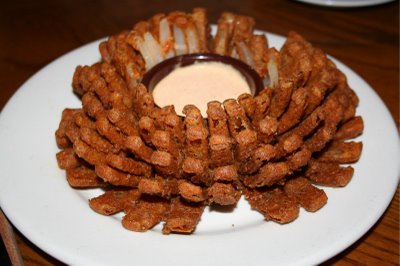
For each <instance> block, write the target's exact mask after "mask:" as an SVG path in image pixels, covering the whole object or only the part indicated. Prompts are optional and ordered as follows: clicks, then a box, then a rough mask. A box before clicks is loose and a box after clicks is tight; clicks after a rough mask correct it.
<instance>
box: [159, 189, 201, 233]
mask: <svg viewBox="0 0 400 266" xmlns="http://www.w3.org/2000/svg"><path fill="white" fill-rule="evenodd" d="M203 210H204V205H203V204H201V203H189V202H185V201H183V200H181V199H180V198H179V197H176V198H173V199H172V201H171V208H170V211H169V213H168V216H167V218H166V222H165V224H164V227H163V230H162V232H163V233H164V234H170V233H172V232H175V233H186V234H189V233H192V232H193V231H194V229H195V228H196V225H197V223H198V222H199V221H200V217H201V215H202V214H203Z"/></svg>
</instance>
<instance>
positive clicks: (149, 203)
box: [122, 197, 170, 232]
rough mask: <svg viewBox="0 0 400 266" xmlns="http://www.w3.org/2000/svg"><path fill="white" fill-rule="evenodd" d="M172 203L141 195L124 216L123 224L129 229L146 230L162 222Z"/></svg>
mask: <svg viewBox="0 0 400 266" xmlns="http://www.w3.org/2000/svg"><path fill="white" fill-rule="evenodd" d="M169 208H170V204H169V202H168V201H167V200H164V199H161V198H156V197H141V198H140V199H138V200H137V201H136V202H135V204H133V205H132V206H131V207H129V208H128V209H127V211H126V215H125V216H124V217H123V218H122V226H123V227H125V228H126V229H128V230H131V231H136V232H145V231H147V230H149V229H150V228H152V227H153V226H155V225H157V224H158V223H159V222H161V221H162V220H163V219H164V218H165V216H166V215H167V213H168V211H169Z"/></svg>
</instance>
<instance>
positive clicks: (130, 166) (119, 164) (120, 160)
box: [106, 153, 151, 177]
mask: <svg viewBox="0 0 400 266" xmlns="http://www.w3.org/2000/svg"><path fill="white" fill-rule="evenodd" d="M106 162H107V164H108V165H110V166H112V167H114V168H115V169H118V170H121V171H123V172H126V173H129V174H133V175H138V176H145V177H149V176H150V175H151V167H150V165H148V164H146V163H144V162H140V161H137V160H134V159H132V158H129V157H125V156H122V155H118V154H112V153H109V154H107V156H106Z"/></svg>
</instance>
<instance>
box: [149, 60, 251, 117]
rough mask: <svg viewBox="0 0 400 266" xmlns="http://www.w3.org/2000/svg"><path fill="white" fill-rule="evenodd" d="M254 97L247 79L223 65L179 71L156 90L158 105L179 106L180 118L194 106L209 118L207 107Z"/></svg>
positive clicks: (169, 75) (202, 65)
mask: <svg viewBox="0 0 400 266" xmlns="http://www.w3.org/2000/svg"><path fill="white" fill-rule="evenodd" d="M243 93H251V91H250V87H249V84H248V83H247V82H246V79H245V77H244V76H243V75H242V74H241V73H240V72H239V71H238V70H236V69H235V68H234V67H232V66H231V65H228V64H224V63H221V62H201V63H195V64H192V65H189V66H185V67H178V68H176V69H174V70H173V71H172V72H171V73H169V74H168V75H167V76H165V77H164V78H163V79H162V80H160V81H159V82H158V83H157V85H156V86H155V88H154V89H153V98H154V102H155V103H156V104H157V105H158V106H160V107H164V106H166V105H175V111H176V113H177V114H178V115H183V114H182V110H183V107H184V106H185V105H187V104H193V105H195V106H197V108H199V109H200V111H201V114H202V115H203V117H207V113H206V111H207V103H208V102H210V101H214V100H216V101H219V102H223V101H224V100H226V99H231V98H235V99H236V98H237V97H238V96H239V95H241V94H243Z"/></svg>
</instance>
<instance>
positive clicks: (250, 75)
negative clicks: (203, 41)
mask: <svg viewBox="0 0 400 266" xmlns="http://www.w3.org/2000/svg"><path fill="white" fill-rule="evenodd" d="M202 62H221V63H224V64H227V65H231V66H232V67H233V68H235V69H236V70H238V71H239V72H240V73H241V74H242V76H243V77H244V78H245V79H246V82H247V84H248V85H249V87H250V91H251V95H252V96H253V97H254V96H256V95H257V94H258V93H259V92H260V91H261V90H262V89H263V88H264V85H263V80H262V78H261V77H260V76H259V75H258V73H257V72H256V71H255V70H254V69H253V68H252V67H251V66H249V65H248V64H246V63H245V62H243V61H241V60H239V59H236V58H233V57H230V56H224V55H220V54H214V53H193V54H184V55H178V56H175V57H171V58H169V59H166V60H164V61H162V62H160V63H158V64H157V65H155V66H153V67H152V68H151V69H150V70H149V71H147V72H146V73H145V74H144V76H143V78H142V80H141V83H142V84H143V85H144V86H145V87H146V88H147V89H148V91H149V92H150V93H151V94H152V92H153V89H154V88H155V87H156V85H157V83H158V82H159V81H161V80H162V79H163V78H164V77H166V76H167V75H168V74H169V73H171V72H172V71H173V70H174V69H176V68H178V67H185V66H189V65H192V64H195V63H202Z"/></svg>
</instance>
